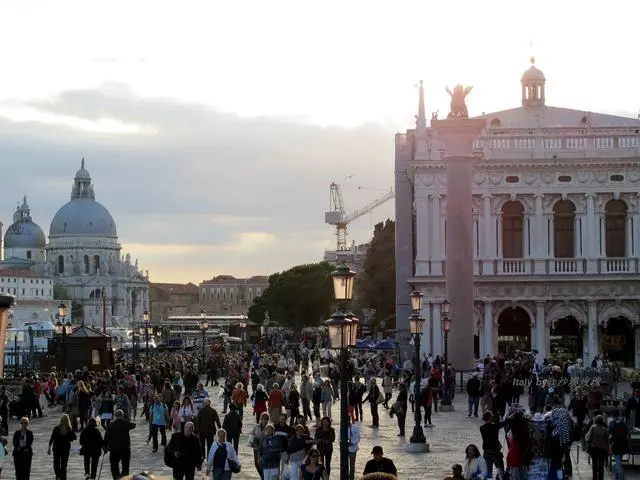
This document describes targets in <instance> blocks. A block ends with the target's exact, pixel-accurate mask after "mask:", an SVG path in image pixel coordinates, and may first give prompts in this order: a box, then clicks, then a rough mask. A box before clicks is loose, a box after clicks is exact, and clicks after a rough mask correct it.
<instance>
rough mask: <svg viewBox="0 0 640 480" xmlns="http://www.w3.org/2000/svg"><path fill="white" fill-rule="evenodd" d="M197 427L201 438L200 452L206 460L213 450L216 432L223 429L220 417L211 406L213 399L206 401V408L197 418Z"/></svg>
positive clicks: (202, 409)
mask: <svg viewBox="0 0 640 480" xmlns="http://www.w3.org/2000/svg"><path fill="white" fill-rule="evenodd" d="M196 426H197V432H198V437H199V438H200V452H201V454H202V458H204V457H206V455H207V452H208V451H209V450H211V446H212V445H213V439H214V438H215V436H216V430H217V429H218V428H221V424H220V417H219V416H218V412H217V411H216V409H215V408H213V407H212V406H211V399H209V398H207V399H205V401H204V406H203V407H202V408H201V409H200V411H199V412H198V415H197V416H196Z"/></svg>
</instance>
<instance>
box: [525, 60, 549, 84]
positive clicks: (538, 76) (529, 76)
mask: <svg viewBox="0 0 640 480" xmlns="http://www.w3.org/2000/svg"><path fill="white" fill-rule="evenodd" d="M535 62H536V59H535V58H534V57H531V67H529V70H527V71H526V72H524V74H523V75H522V83H530V82H544V81H545V80H546V79H545V77H544V73H542V70H540V69H539V68H537V67H536V66H535Z"/></svg>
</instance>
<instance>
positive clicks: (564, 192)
mask: <svg viewBox="0 0 640 480" xmlns="http://www.w3.org/2000/svg"><path fill="white" fill-rule="evenodd" d="M521 86H522V97H521V106H520V107H517V108H513V109H509V110H504V111H499V112H495V113H490V114H487V115H482V116H480V117H477V118H481V119H484V120H486V128H485V130H484V131H483V132H482V134H481V136H480V137H479V138H478V139H477V140H476V142H475V154H476V160H477V163H476V164H475V165H474V174H473V205H470V206H469V208H472V211H473V223H472V225H470V226H469V229H470V230H469V234H470V235H472V237H473V248H474V275H475V287H474V288H475V291H474V298H475V308H474V311H475V321H474V325H475V326H476V328H475V329H474V331H473V332H469V333H470V334H473V335H475V338H476V342H475V349H476V355H477V356H484V355H496V354H498V353H506V352H509V351H511V350H514V349H517V348H520V349H524V350H530V349H537V350H538V351H539V352H540V354H541V355H542V356H543V357H546V356H549V355H556V356H562V357H565V358H570V359H575V358H583V359H584V360H585V361H588V362H590V361H591V360H592V359H593V358H594V356H595V355H597V354H601V353H602V354H605V355H607V356H609V357H610V358H611V359H612V360H616V361H619V362H622V363H624V364H626V365H635V366H640V288H639V287H640V280H639V277H638V274H639V273H640V194H639V193H638V192H639V189H640V120H638V119H632V118H625V117H618V116H613V115H604V114H598V113H591V112H585V111H580V110H572V109H568V108H557V107H551V106H547V105H546V99H545V88H546V82H545V77H544V75H543V73H542V72H541V71H540V70H539V69H538V68H536V67H535V65H533V59H532V65H531V68H529V69H528V70H527V71H526V72H525V73H524V75H523V76H522V79H521ZM423 98H424V96H423V92H422V91H421V98H420V105H419V114H418V117H417V123H416V129H413V130H408V131H407V132H406V133H405V134H398V135H397V137H396V222H397V224H396V269H397V295H398V297H397V307H398V308H397V312H398V326H399V328H400V327H401V326H402V325H404V328H405V330H406V328H407V327H406V320H404V319H405V318H406V317H408V315H409V314H410V311H409V305H408V304H409V298H408V294H409V292H410V290H411V289H412V288H414V287H415V288H417V289H419V290H421V291H422V292H423V293H424V295H425V306H424V312H423V314H424V316H425V317H426V318H427V324H426V325H427V327H426V328H425V330H426V333H425V335H424V336H423V338H422V350H423V352H432V353H434V354H442V352H443V333H442V329H441V320H440V316H441V305H442V302H443V301H445V300H446V299H445V291H446V290H445V277H444V274H445V272H446V268H447V265H446V263H447V262H446V257H447V255H448V254H452V255H455V252H446V251H445V238H446V233H447V225H446V221H445V213H446V209H447V198H446V175H445V166H444V163H443V161H442V154H443V146H442V143H441V141H440V139H439V138H438V136H437V133H436V132H435V131H434V130H433V129H432V128H431V127H427V122H426V118H425V108H424V100H423ZM453 322H455V318H454V319H453Z"/></svg>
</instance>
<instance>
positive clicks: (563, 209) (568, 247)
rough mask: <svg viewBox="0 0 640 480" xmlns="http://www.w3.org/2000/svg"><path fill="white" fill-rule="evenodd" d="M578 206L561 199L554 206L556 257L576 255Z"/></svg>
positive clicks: (554, 249)
mask: <svg viewBox="0 0 640 480" xmlns="http://www.w3.org/2000/svg"><path fill="white" fill-rule="evenodd" d="M575 221H576V206H575V205H574V204H573V202H570V201H569V200H560V201H559V202H556V204H555V205H554V206H553V255H554V256H555V257H556V258H573V257H575V255H576V253H575Z"/></svg>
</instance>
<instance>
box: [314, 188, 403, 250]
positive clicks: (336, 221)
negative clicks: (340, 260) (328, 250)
mask: <svg viewBox="0 0 640 480" xmlns="http://www.w3.org/2000/svg"><path fill="white" fill-rule="evenodd" d="M395 196H396V194H395V193H394V191H393V189H392V188H391V189H389V191H388V192H386V193H385V194H384V195H382V196H380V197H378V198H376V199H375V200H372V201H371V202H369V203H367V204H366V205H365V206H363V207H362V208H359V209H358V210H355V211H354V212H351V213H349V214H347V213H346V211H345V208H344V200H343V198H342V189H341V188H340V185H338V184H337V183H335V182H332V183H331V185H329V211H328V212H325V214H324V222H325V223H327V224H329V225H334V226H335V227H336V238H337V248H336V250H337V251H344V250H347V226H348V225H349V224H350V223H351V222H353V221H354V220H355V219H357V218H359V217H361V216H362V215H364V214H366V213H369V212H370V211H371V210H373V209H375V208H378V207H379V206H380V205H382V204H384V203H386V202H387V201H389V200H391V199H392V198H394V197H395Z"/></svg>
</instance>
